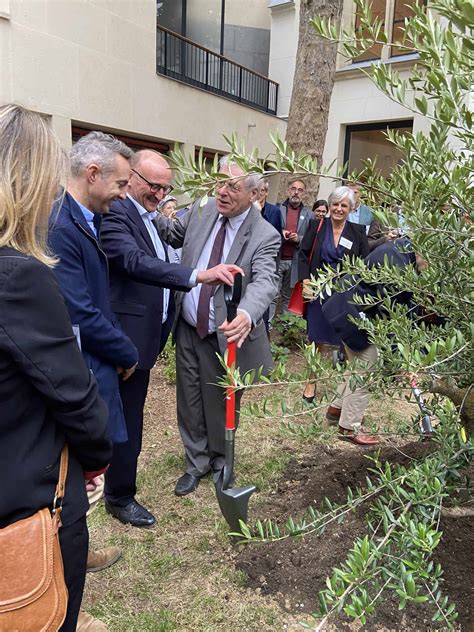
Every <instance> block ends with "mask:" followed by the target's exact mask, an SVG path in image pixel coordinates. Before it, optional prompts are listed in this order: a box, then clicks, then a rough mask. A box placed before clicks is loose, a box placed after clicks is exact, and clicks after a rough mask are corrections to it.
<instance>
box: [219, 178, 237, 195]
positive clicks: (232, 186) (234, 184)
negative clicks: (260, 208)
mask: <svg viewBox="0 0 474 632" xmlns="http://www.w3.org/2000/svg"><path fill="white" fill-rule="evenodd" d="M224 187H227V188H228V189H229V191H233V193H239V191H241V190H242V188H241V186H240V184H239V183H238V182H232V180H225V181H224V182H218V183H217V184H216V189H217V190H219V189H223V188H224Z"/></svg>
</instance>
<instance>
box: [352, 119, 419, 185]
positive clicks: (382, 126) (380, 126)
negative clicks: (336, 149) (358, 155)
mask: <svg viewBox="0 0 474 632" xmlns="http://www.w3.org/2000/svg"><path fill="white" fill-rule="evenodd" d="M410 125H411V129H412V130H413V125H414V119H413V118H407V119H398V120H394V121H376V122H374V123H351V124H350V125H345V128H346V129H345V133H344V152H343V158H342V164H343V165H344V172H343V178H344V179H347V177H348V175H349V157H350V149H351V134H352V133H353V132H370V131H381V132H383V131H386V130H387V129H401V128H403V127H410Z"/></svg>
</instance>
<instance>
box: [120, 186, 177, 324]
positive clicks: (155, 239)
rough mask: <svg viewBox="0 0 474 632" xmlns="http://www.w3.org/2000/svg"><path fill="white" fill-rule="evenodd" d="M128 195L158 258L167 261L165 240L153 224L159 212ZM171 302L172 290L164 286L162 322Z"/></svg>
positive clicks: (166, 316) (166, 315) (165, 317)
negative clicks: (150, 210)
mask: <svg viewBox="0 0 474 632" xmlns="http://www.w3.org/2000/svg"><path fill="white" fill-rule="evenodd" d="M127 197H128V199H129V200H131V201H132V202H133V204H134V205H135V207H136V209H137V211H138V212H139V213H140V217H141V218H142V220H143V223H144V224H145V228H146V229H147V231H148V234H149V235H150V239H151V243H152V244H153V247H154V249H155V252H156V256H157V257H158V259H161V260H162V261H166V253H165V248H164V246H163V242H162V241H161V239H160V237H159V235H158V231H157V230H156V228H155V226H154V224H153V220H154V219H155V217H156V216H157V215H158V212H157V211H154V212H152V213H150V212H148V211H147V210H146V208H144V207H143V206H142V205H141V204H139V203H138V202H137V201H136V200H134V199H133V198H132V196H131V195H127ZM169 303H170V290H169V289H168V288H163V316H162V317H161V322H162V323H164V322H165V321H166V319H167V318H168V307H169Z"/></svg>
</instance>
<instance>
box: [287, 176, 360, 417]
mask: <svg viewBox="0 0 474 632" xmlns="http://www.w3.org/2000/svg"><path fill="white" fill-rule="evenodd" d="M328 203H329V214H330V216H329V218H326V219H312V220H311V221H310V224H309V227H308V230H307V231H306V233H305V235H304V237H303V240H302V242H301V246H300V249H299V255H298V278H299V279H300V280H301V279H303V280H309V279H310V278H311V276H315V277H317V276H318V273H319V270H321V269H322V268H323V266H324V265H325V264H326V265H330V266H331V267H333V268H336V267H337V266H338V264H339V263H340V262H341V261H342V259H343V257H348V256H353V257H361V258H364V257H366V256H367V254H368V252H369V247H368V243H367V236H366V233H365V226H360V225H359V224H353V223H351V222H349V221H347V217H348V215H349V213H350V212H351V211H352V210H353V209H354V206H355V197H354V193H353V192H352V190H351V189H350V188H349V187H337V188H336V189H334V191H333V192H332V193H331V194H330V196H329V198H328ZM323 304H324V299H321V298H317V299H316V300H314V301H312V302H311V303H309V304H308V308H307V311H306V319H307V323H308V338H309V340H310V342H314V343H315V344H316V346H317V347H318V348H319V349H320V350H321V349H322V347H323V345H339V344H340V342H341V341H340V339H339V337H338V336H337V334H336V333H335V332H334V331H333V329H332V328H331V326H330V325H329V323H328V322H327V320H326V318H325V317H324V314H323V312H322V306H323ZM314 395H315V382H314V380H310V381H309V382H308V384H307V385H306V387H305V390H304V393H303V399H304V400H305V401H306V402H307V403H309V404H310V403H312V402H313V400H314Z"/></svg>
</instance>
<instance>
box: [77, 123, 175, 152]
mask: <svg viewBox="0 0 474 632" xmlns="http://www.w3.org/2000/svg"><path fill="white" fill-rule="evenodd" d="M94 130H97V131H100V132H105V133H106V134H112V135H113V136H115V138H118V139H119V140H121V141H122V142H123V143H125V144H126V145H127V146H128V147H130V149H133V151H138V150H139V149H154V150H155V151H159V152H160V153H161V154H167V153H168V152H169V150H170V146H169V145H168V144H167V143H162V142H157V141H152V140H143V139H141V138H132V137H131V136H122V135H121V134H116V133H115V132H109V131H108V130H101V129H100V128H99V127H94ZM91 131H92V130H91V129H86V128H85V127H76V126H75V125H73V127H72V129H71V137H72V142H73V143H75V142H77V141H78V140H79V139H80V138H82V137H83V136H85V135H86V134H88V133H89V132H91Z"/></svg>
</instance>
